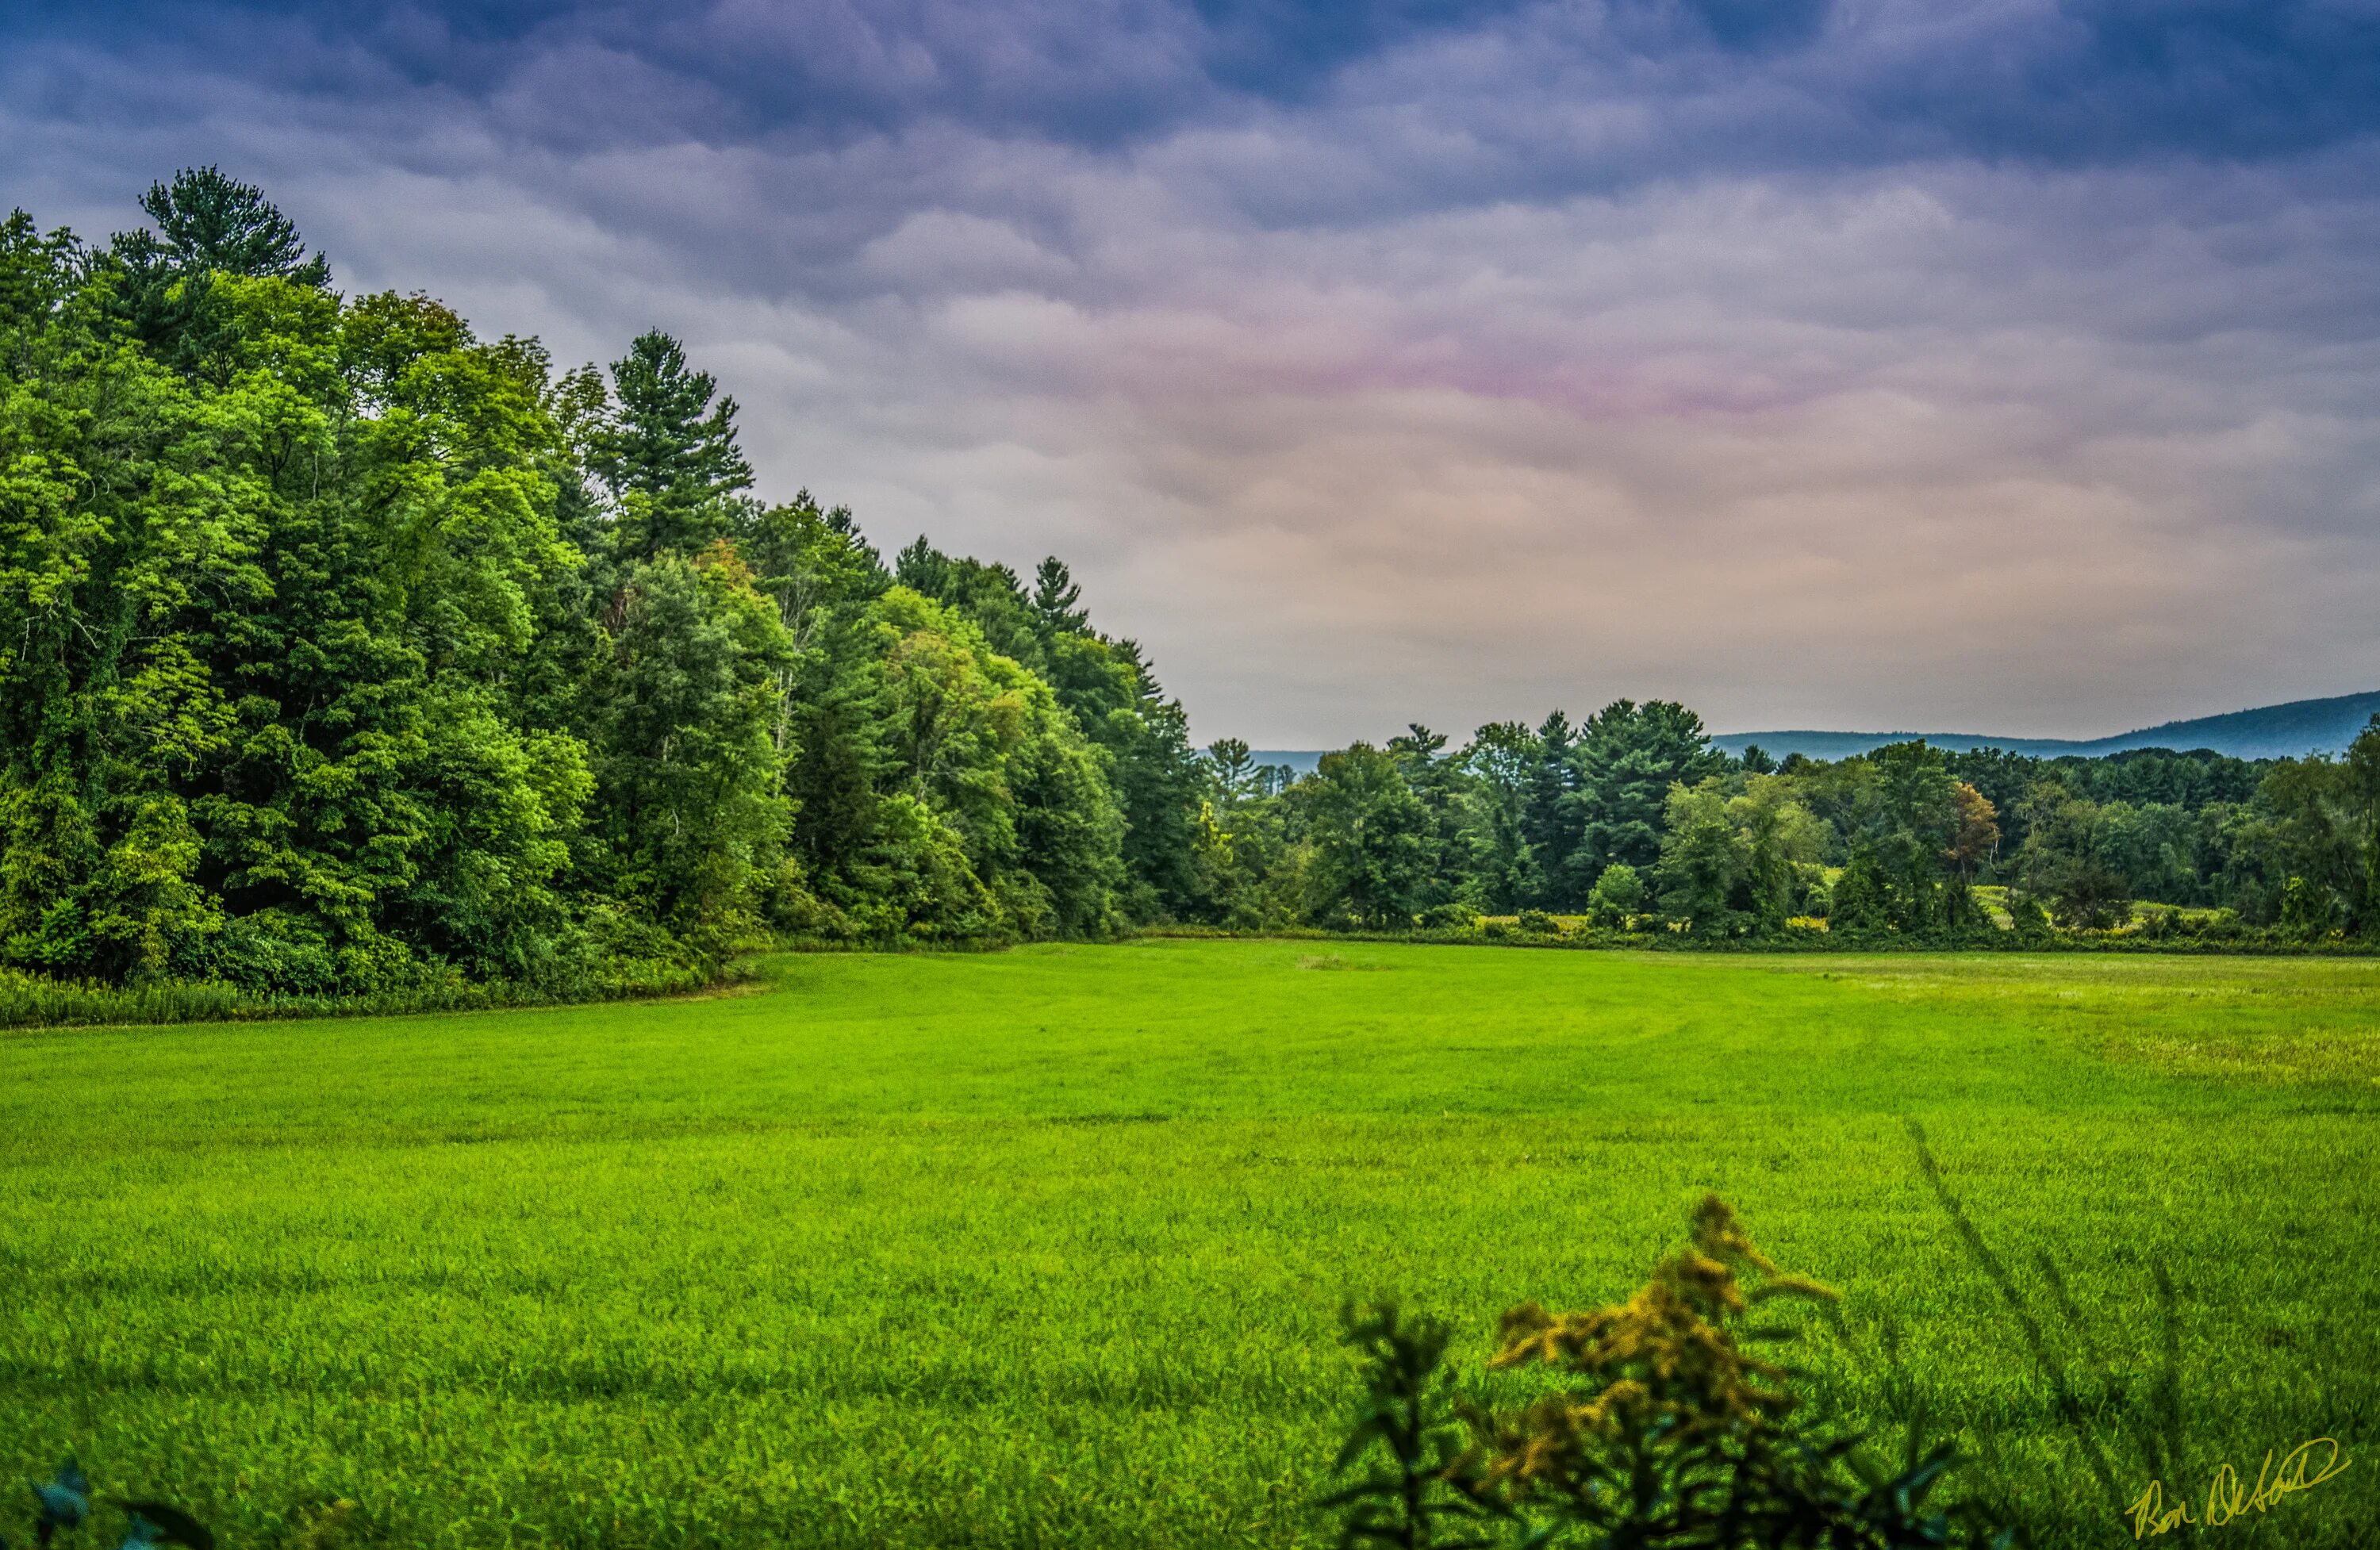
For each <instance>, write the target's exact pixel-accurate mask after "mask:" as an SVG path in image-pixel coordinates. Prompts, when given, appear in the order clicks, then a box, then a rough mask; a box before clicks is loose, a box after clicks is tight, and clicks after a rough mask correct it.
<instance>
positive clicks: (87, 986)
mask: <svg viewBox="0 0 2380 1550" xmlns="http://www.w3.org/2000/svg"><path fill="white" fill-rule="evenodd" d="M739 977H741V971H740V970H739V969H738V968H736V967H735V965H732V964H731V965H727V966H724V967H705V966H702V965H699V964H693V965H689V964H681V963H659V962H653V961H649V960H627V961H622V962H618V963H611V964H607V965H605V966H604V968H603V970H602V971H601V973H600V974H598V975H591V976H589V977H586V978H584V979H577V980H573V981H571V982H568V983H566V984H563V985H530V984H524V983H521V982H518V981H511V980H492V981H480V982H473V981H470V980H465V979H461V978H455V979H449V980H439V981H433V982H431V983H428V984H423V985H414V986H407V987H403V988H401V989H394V990H383V991H377V992H373V993H370V994H366V995H352V996H307V995H289V994H285V993H278V992H273V991H261V990H249V989H246V988H243V987H240V986H237V985H233V984H230V983H229V982H227V981H225V980H158V981H152V982H151V983H148V984H138V985H110V984H108V983H107V982H106V981H104V980H94V979H52V978H50V977H48V976H47V975H33V974H27V973H25V972H24V971H22V970H20V969H6V968H0V1028H57V1027H78V1026H94V1025H98V1026H108V1025H128V1024H149V1023H233V1022H255V1021H259V1020H261V1019H265V1018H274V1017H334V1016H347V1017H352V1016H358V1015H380V1014H395V1013H404V1012H437V1011H490V1010H493V1009H497V1008H504V1007H533V1006H558V1005H565V1004H568V1003H572V1002H578V1001H613V1000H626V999H634V998H638V997H646V996H675V995H686V994H688V993H691V992H693V991H697V990H703V989H707V988H710V987H712V986H715V985H718V984H721V983H723V982H725V981H729V980H733V979H735V978H739Z"/></svg>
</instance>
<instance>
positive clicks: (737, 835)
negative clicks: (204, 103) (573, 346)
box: [0, 167, 1199, 1004]
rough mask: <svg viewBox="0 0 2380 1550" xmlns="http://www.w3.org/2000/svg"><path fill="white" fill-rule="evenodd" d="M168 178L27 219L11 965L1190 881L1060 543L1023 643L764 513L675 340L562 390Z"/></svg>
mask: <svg viewBox="0 0 2380 1550" xmlns="http://www.w3.org/2000/svg"><path fill="white" fill-rule="evenodd" d="M144 208H145V209H146V210H147V212H149V214H150V215H151V216H152V219H153V220H154V221H155V222H156V224H157V227H158V230H157V231H156V232H145V231H144V232H136V233H132V234H128V235H127V236H121V237H119V238H117V239H116V240H115V243H114V244H113V245H112V246H111V247H110V248H107V249H106V250H104V251H103V252H94V251H91V250H88V249H85V248H83V247H82V246H81V245H80V244H79V243H77V242H76V241H75V240H74V239H73V238H72V237H70V236H67V235H66V234H52V235H50V236H42V235H41V234H39V233H38V232H37V231H36V229H35V228H34V226H33V225H32V223H31V222H30V219H28V218H27V217H25V216H24V215H23V214H22V212H18V213H17V214H15V215H13V216H11V217H10V218H9V220H8V221H7V222H6V223H5V224H0V356H5V357H6V364H7V369H6V374H5V376H0V963H5V964H7V965H12V966H14V967H16V968H18V969H19V970H23V971H28V972H32V973H38V974H43V975H52V976H55V977H56V978H58V979H59V980H60V981H61V982H62V983H79V982H82V981H98V982H103V983H105V984H110V985H122V986H131V985H136V984H137V985H142V986H150V985H157V984H164V983H168V982H188V983H190V984H193V985H197V986H204V985H208V984H212V983H215V982H222V983H224V984H227V985H230V986H232V987H236V988H237V993H238V994H239V995H241V996H243V997H248V998H267V999H270V998H276V997H280V998H286V997H299V998H342V997H345V998H366V999H370V998H384V997H397V998H403V997H406V996H411V995H417V994H421V993H426V992H428V991H430V990H431V989H434V988H437V987H446V986H449V985H451V984H452V983H454V982H455V980H456V979H457V978H460V979H462V980H466V981H469V982H472V983H482V984H489V985H495V984H506V985H519V986H540V987H549V988H556V987H564V986H570V985H582V986H583V985H590V984H595V983H598V982H600V981H601V979H602V978H603V971H602V970H601V966H600V965H601V961H602V960H603V959H605V958H606V957H608V956H613V955H617V956H619V957H620V958H621V959H622V961H623V962H624V963H646V962H654V961H659V962H669V963H686V964H689V965H694V964H711V965H715V964H717V963H720V962H721V961H722V959H723V957H724V956H725V955H726V954H728V953H730V952H732V951H736V950H737V949H739V948H741V947H743V946H747V945H749V944H751V943H754V942H756V941H759V940H763V939H765V938H768V937H769V936H770V935H771V934H778V933H790V934H797V935H802V936H809V937H819V936H824V937H844V938H865V939H886V938H907V937H911V936H917V937H925V938H935V939H952V938H965V939H974V938H986V939H992V938H1015V937H1021V936H1035V935H1045V934H1050V933H1061V932H1069V933H1078V934H1097V933H1099V932H1103V931H1105V930H1108V929H1110V928H1111V926H1113V925H1114V924H1116V923H1117V922H1118V921H1119V919H1120V918H1121V917H1122V916H1123V914H1125V913H1126V906H1127V904H1129V905H1130V906H1131V910H1132V913H1134V914H1136V915H1137V916H1138V917H1139V918H1144V919H1154V918H1162V917H1164V916H1165V915H1166V914H1168V913H1169V912H1172V911H1176V910H1184V909H1188V908H1189V907H1190V906H1191V905H1192V904H1193V903H1194V902H1195V901H1194V899H1193V897H1192V895H1193V892H1194V890H1193V889H1192V886H1191V883H1190V880H1189V879H1190V872H1191V868H1192V866H1193V851H1194V839H1195V834H1194V830H1195V828H1196V819H1197V813H1198V800H1197V799H1198V795H1199V793H1198V790H1197V787H1198V784H1199V777H1198V772H1197V767H1196V760H1195V758H1194V757H1193V756H1192V755H1191V754H1190V752H1189V749H1188V746H1187V737H1186V732H1185V723H1184V718H1183V715H1182V711H1181V708H1180V706H1179V705H1178V703H1176V702H1173V701H1172V700H1169V699H1166V698H1165V697H1164V696H1162V695H1161V693H1160V691H1159V690H1158V688H1157V686H1156V684H1155V682H1154V679H1153V678H1152V677H1151V675H1150V674H1149V673H1148V672H1147V666H1146V664H1145V663H1144V662H1143V661H1142V660H1140V657H1139V655H1138V652H1137V648H1135V647H1134V646H1133V645H1132V643H1131V642H1129V641H1115V640H1111V639H1110V638H1108V637H1106V636H1098V635H1096V634H1095V633H1093V632H1091V631H1090V630H1089V627H1088V624H1087V620H1086V619H1085V618H1084V616H1083V613H1082V611H1081V610H1080V609H1079V608H1078V607H1077V606H1076V603H1077V601H1078V589H1076V588H1075V587H1074V586H1073V584H1072V581H1071V578H1070V577H1069V576H1068V575H1066V573H1065V569H1064V567H1063V566H1062V565H1061V564H1059V563H1057V562H1055V561H1051V562H1050V563H1047V564H1045V566H1044V567H1043V573H1042V575H1041V576H1040V578H1039V582H1040V585H1039V589H1038V592H1037V593H1036V594H1035V596H1034V598H1032V599H1026V598H1024V596H1023V594H1022V593H1021V591H1019V590H1018V589H1016V588H1014V587H1010V588H1009V590H1010V592H1011V593H1013V594H1014V597H1013V598H1012V599H1011V600H1012V601H1013V602H1014V611H1013V612H1014V613H1015V615H1016V618H1017V619H1018V620H1021V621H1022V623H1023V625H1024V628H1023V629H1022V632H1021V634H1020V635H1019V636H1018V639H1019V640H1020V641H1021V642H1024V643H1025V644H1023V645H1019V646H1018V648H1017V649H1018V650H1019V651H1023V652H1024V653H1025V655H1024V656H1023V657H1018V656H1015V655H1009V654H1003V651H1002V649H999V648H996V647H995V645H994V644H993V642H992V640H991V639H990V638H989V637H990V634H992V633H996V632H994V629H993V624H990V623H986V622H981V621H977V620H974V619H972V618H971V617H969V616H968V615H967V613H966V612H965V610H964V609H962V610H961V611H960V612H958V613H957V614H955V615H950V616H945V615H944V614H942V613H941V612H934V611H933V609H932V607H931V605H927V604H925V603H924V600H923V599H917V598H916V597H915V596H914V595H913V594H896V593H895V592H894V591H893V590H892V589H891V588H890V585H889V582H890V578H889V577H888V576H887V575H885V573H884V569H883V566H882V565H881V564H880V562H879V560H878V558H877V555H876V552H875V551H874V550H873V549H871V548H870V547H869V546H868V544H867V543H866V541H865V540H864V539H862V538H861V537H860V536H859V534H858V532H857V529H856V526H855V525H854V524H853V523H852V521H851V518H850V515H849V513H847V512H844V511H841V510H836V511H832V512H823V511H820V509H819V508H818V506H817V505H816V503H814V502H812V501H811V500H810V498H809V497H808V496H807V494H803V495H801V496H798V497H797V498H796V499H795V501H794V502H792V503H787V504H784V505H780V506H774V507H764V506H762V505H761V504H760V503H758V502H756V501H754V500H752V499H751V498H750V497H749V495H748V494H747V491H748V490H749V488H750V486H751V484H752V482H753V474H752V470H751V468H750V466H749V465H748V463H747V461H746V459H745V457H744V454H743V453H742V451H741V450H740V448H739V447H738V444H737V436H736V428H735V417H736V406H735V401H734V400H733V399H732V398H730V397H727V396H725V395H724V394H721V393H720V392H719V391H718V386H717V383H716V382H715V381H713V380H712V378H711V377H710V375H709V374H707V373H705V372H702V371H699V370H697V369H695V368H694V367H693V365H692V364H691V363H689V362H688V361H687V359H686V355H685V352H684V350H683V349H682V348H681V347H680V345H678V343H677V342H676V341H675V340H674V339H672V338H670V337H669V336H668V335H666V334H662V333H647V334H644V335H642V336H640V337H639V338H637V340H635V341H634V342H633V343H632V345H630V347H629V349H628V352H627V354H626V355H625V356H624V357H622V358H621V359H619V360H618V361H616V362H615V363H614V364H613V367H612V369H611V372H610V378H609V381H606V379H605V377H604V376H603V375H602V374H601V373H599V372H597V371H596V370H594V369H592V368H588V369H581V370H577V371H572V372H568V373H565V374H562V375H560V376H558V377H557V376H556V375H555V373H554V372H553V369H552V364H551V362H550V361H549V360H548V358H547V357H546V355H545V353H544V351H543V350H542V348H541V347H540V346H539V345H537V344H536V342H535V341H525V340H520V339H516V338H511V337H506V338H504V339H501V340H497V341H493V342H490V341H486V340H483V339H481V338H480V337H479V336H478V335H477V334H476V333H474V332H473V331H472V329H471V327H470V326H469V325H468V323H467V322H466V321H464V320H463V319H462V318H460V317H459V316H457V315H456V314H455V312H453V311H452V310H451V309H447V308H445V307H443V306H441V305H440V304H438V303H436V302H434V301H431V300H430V299H428V298H426V297H420V296H418V295H417V296H412V297H403V296H398V295H395V294H394V293H383V294H378V295H370V296H364V297H357V298H354V299H343V298H342V297H338V296H336V295H334V294H332V293H331V292H329V291H328V290H327V289H326V288H325V283H326V280H327V269H326V266H325V265H324V264H323V263H322V260H321V259H320V257H319V256H316V257H311V258H310V257H308V256H307V255H306V252H305V248H304V244H303V242H302V241H301V240H300V239H299V237H298V236H297V232H296V231H295V229H294V228H293V227H292V226H291V224H289V222H288V221H287V220H286V218H285V217H284V216H283V215H282V214H281V213H280V212H278V211H276V210H274V209H273V206H272V205H271V203H270V202H269V201H267V200H265V198H264V196H263V195H262V194H261V192H260V191H259V190H257V189H255V188H252V187H249V186H248V185H245V184H241V183H238V182H237V181H235V180H232V179H230V178H227V177H225V176H224V175H222V174H221V173H220V172H219V171H217V170H216V169H214V168H212V167H209V168H200V169H196V170H192V171H186V172H184V173H181V174H179V175H177V176H176V177H175V178H174V179H173V180H172V182H170V183H169V184H161V185H159V186H158V187H157V188H152V190H151V192H150V194H149V196H148V198H147V199H146V200H144ZM942 563H943V565H944V566H945V568H947V569H950V570H951V571H953V574H957V573H962V572H963V573H965V574H967V575H980V574H984V573H985V572H986V569H987V568H985V567H980V566H975V564H974V563H973V562H942ZM970 567H971V569H970ZM1011 579H1012V580H1013V578H1011ZM904 599H906V600H904ZM921 606H923V607H925V608H926V612H920V611H919V610H920V607H921ZM1008 622H1009V621H1008V618H1007V616H1006V615H1002V619H1001V620H1000V621H999V624H1000V626H1001V627H1002V628H1004V627H1005V626H1006V624H1007V623H1008ZM1028 645H1029V647H1030V649H1029V650H1026V646H1028ZM194 994H195V995H196V997H197V999H198V1000H200V1001H202V1000H204V999H205V998H206V996H207V995H210V994H212V992H203V991H202V992H194ZM69 999H71V998H69ZM193 1004H196V1002H195V1001H194V1002H193Z"/></svg>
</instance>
